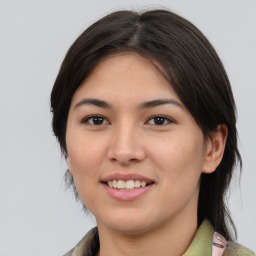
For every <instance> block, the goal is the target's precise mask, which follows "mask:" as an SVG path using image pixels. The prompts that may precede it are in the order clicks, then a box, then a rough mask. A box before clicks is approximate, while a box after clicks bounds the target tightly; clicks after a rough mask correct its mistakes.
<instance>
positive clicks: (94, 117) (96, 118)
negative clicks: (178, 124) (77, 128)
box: [81, 115, 174, 126]
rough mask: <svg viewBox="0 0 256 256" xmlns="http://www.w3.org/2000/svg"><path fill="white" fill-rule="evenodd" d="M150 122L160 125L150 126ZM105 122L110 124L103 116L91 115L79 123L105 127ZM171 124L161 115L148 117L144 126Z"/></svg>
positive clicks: (169, 120)
mask: <svg viewBox="0 0 256 256" xmlns="http://www.w3.org/2000/svg"><path fill="white" fill-rule="evenodd" d="M151 120H153V121H154V122H157V121H160V124H156V123H155V124H150V121H151ZM90 121H92V122H91V123H90ZM95 121H96V122H98V121H99V122H100V123H98V124H95V123H94V122H95ZM104 122H105V123H104ZM106 122H107V125H108V124H110V122H109V121H108V120H107V119H106V118H105V117H104V116H101V115H91V116H88V117H86V118H84V119H83V120H82V121H81V123H83V124H85V123H87V124H89V125H93V126H100V125H106ZM161 122H163V123H161ZM171 123H174V121H173V120H172V119H171V118H169V117H166V116H163V115H154V116H152V117H150V118H149V119H148V121H147V122H146V124H149V125H155V126H166V125H168V124H171Z"/></svg>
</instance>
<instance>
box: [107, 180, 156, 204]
mask: <svg viewBox="0 0 256 256" xmlns="http://www.w3.org/2000/svg"><path fill="white" fill-rule="evenodd" d="M102 184H103V187H104V188H105V190H106V191H107V193H108V194H109V195H110V196H111V197H113V198H114V199H116V200H120V201H132V200H135V199H138V198H139V197H141V196H142V195H144V194H145V193H147V192H148V191H149V190H150V189H151V188H152V187H153V185H154V184H152V185H148V186H146V187H140V188H134V189H131V190H118V189H114V188H111V187H109V186H108V185H106V184H105V183H102Z"/></svg>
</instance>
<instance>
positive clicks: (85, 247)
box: [64, 227, 99, 256]
mask: <svg viewBox="0 0 256 256" xmlns="http://www.w3.org/2000/svg"><path fill="white" fill-rule="evenodd" d="M98 249H99V237H98V229H97V228H96V227H95V228H93V229H91V230H90V231H89V232H88V233H87V234H86V235H85V236H84V237H83V238H82V239H81V240H80V242H79V243H78V244H77V245H76V246H75V247H74V248H73V249H71V250H70V251H69V252H67V253H66V254H65V255H64V256H85V255H86V256H87V255H88V256H92V255H95V254H96V252H97V251H98Z"/></svg>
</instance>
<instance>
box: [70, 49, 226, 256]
mask: <svg viewBox="0 0 256 256" xmlns="http://www.w3.org/2000/svg"><path fill="white" fill-rule="evenodd" d="M88 98H93V99H97V100H101V101H104V102H106V103H107V104H109V105H110V106H111V107H109V108H106V107H102V106H96V105H94V104H83V103H82V101H83V100H84V99H88ZM158 99H168V100H171V101H172V102H171V103H166V104H160V105H158V106H147V107H144V108H143V107H142V106H141V105H142V104H143V103H145V102H148V101H153V100H158ZM173 102H175V103H173ZM144 105H145V104H144ZM151 105H152V104H151ZM91 115H98V116H100V117H102V118H100V119H98V123H97V122H95V121H97V120H96V119H95V118H94V119H93V118H90V119H88V117H90V116H91ZM156 116H161V118H160V122H158V123H157V122H156V119H154V117H156ZM162 116H164V117H162ZM165 117H166V118H165ZM226 136H227V129H226V127H225V126H224V125H219V126H218V127H217V129H216V132H215V133H213V134H212V136H211V139H208V140H205V139H204V137H203V134H202V131H201V129H200V128H199V126H198V125H197V123H196V122H195V120H194V118H193V117H192V116H191V114H190V113H189V111H188V110H187V109H186V108H185V106H184V105H183V103H182V102H181V101H180V99H179V98H178V96H177V95H176V93H175V92H174V90H173V89H172V87H171V86H170V84H169V83H168V82H167V81H166V80H165V79H164V78H163V76H162V75H161V74H160V73H159V72H158V71H157V70H156V68H155V67H154V66H153V65H152V64H151V63H150V62H149V61H148V60H146V59H145V58H143V57H141V56H140V55H138V54H135V53H129V54H119V55H114V56H109V57H107V58H106V59H104V60H103V61H101V62H100V63H99V64H98V65H97V66H96V68H95V69H94V70H93V71H92V73H91V74H90V75H89V77H87V79H86V80H85V81H84V82H83V83H82V84H81V86H80V87H79V88H78V89H77V91H76V92H75V94H74V95H73V98H72V102H71V107H70V111H69V116H68V122H67V132H66V143H67V154H68V157H67V162H68V165H69V170H70V173H71V174H72V175H73V178H74V182H75V185H76V188H77V191H78V193H79V195H80V197H81V199H82V201H83V203H84V204H85V205H86V206H87V208H88V209H89V210H90V211H91V212H92V213H93V214H94V216H95V218H96V221H97V225H98V230H99V237H100V243H101V247H100V252H99V254H100V255H102V256H107V255H143V254H147V255H162V256H165V255H182V254H183V253H184V252H185V251H186V249H187V248H188V246H189V244H190V243H191V241H192V239H193V237H194V234H195V232H196V230H197V228H198V226H197V204H198V193H199V179H200V175H201V173H202V172H205V173H211V172H213V171H214V170H215V169H216V167H217V166H218V164H219V163H220V161H221V159H222V155H223V151H224V147H225V141H226ZM113 173H124V174H127V173H136V174H140V175H143V176H145V177H147V178H149V179H151V180H153V181H154V185H153V186H152V187H151V188H150V190H149V191H148V192H147V193H145V194H143V195H142V196H141V197H139V198H137V199H135V200H130V201H120V200H116V199H114V198H113V197H111V196H110V195H109V194H108V193H107V192H106V190H105V188H104V186H103V184H102V183H101V180H102V179H103V178H104V177H106V176H108V175H110V174H113ZM156 241H157V242H156Z"/></svg>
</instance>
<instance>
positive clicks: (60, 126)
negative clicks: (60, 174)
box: [51, 10, 241, 240]
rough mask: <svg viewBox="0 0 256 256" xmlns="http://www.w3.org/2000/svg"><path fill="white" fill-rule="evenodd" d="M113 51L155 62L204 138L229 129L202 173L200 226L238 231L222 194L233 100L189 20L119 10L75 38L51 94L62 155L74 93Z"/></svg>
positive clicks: (234, 151) (231, 164)
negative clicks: (217, 159)
mask: <svg viewBox="0 0 256 256" xmlns="http://www.w3.org/2000/svg"><path fill="white" fill-rule="evenodd" d="M117 52H136V53H138V54H140V55H141V56H143V57H145V58H147V59H148V60H150V61H151V62H152V63H153V62H155V61H156V62H157V63H159V64H160V65H161V67H162V68H163V70H164V72H162V74H163V75H164V76H165V78H166V79H167V80H168V81H169V82H170V85H171V86H172V87H173V89H174V90H175V92H176V93H177V95H178V97H179V98H180V100H181V101H182V102H183V104H184V105H185V106H186V108H187V109H188V110H189V111H190V113H191V114H192V116H193V117H194V119H195V120H196V122H197V123H198V125H199V126H200V128H201V130H202V132H203V134H204V137H205V139H207V138H209V137H210V135H211V133H212V132H213V131H215V129H216V127H217V125H218V124H225V125H226V126H227V127H228V137H227V142H226V148H225V152H224V156H223V159H222V161H221V163H220V165H219V166H218V167H217V169H216V170H215V172H213V173H211V174H202V175H201V181H200V182H201V183H200V193H199V203H198V224H200V223H201V222H202V221H203V220H204V219H205V218H207V219H209V220H210V221H211V223H212V225H213V227H214V229H215V230H216V231H218V232H219V233H221V234H222V235H224V236H225V237H226V238H227V239H229V240H232V239H233V235H234V234H235V235H236V229H235V226H234V223H233V221H232V219H231V217H230V214H229V211H228V208H227V205H226V193H227V189H228V187H229V184H230V181H231V178H232V174H233V171H234V169H235V164H236V161H237V160H238V162H240V164H241V157H240V154H239V151H238V148H237V130H236V112H235V111H236V108H235V102H234V98H233V94H232V90H231V87H230V83H229V79H228V77H227V74H226V72H225V69H224V67H223V65H222V63H221V61H220V59H219V57H218V55H217V53H216V52H215V50H214V48H213V47H212V46H211V44H210V43H209V41H208V40H207V39H206V38H205V36H204V35H203V34H202V33H201V32H200V31H199V30H198V29H197V28H196V27H195V26H194V25H193V24H191V23H190V22H189V21H187V20H185V19H184V18H182V17H180V16H178V15H177V14H174V13H173V12H170V11H167V10H152V11H147V12H143V13H138V12H135V11H118V12H114V13H111V14H109V15H107V16H105V17H103V18H102V19H100V20H99V21H97V22H96V23H94V24H93V25H91V26H90V27H89V28H88V29H86V30H85V31H84V32H83V33H82V34H81V35H80V36H79V37H78V39H77V40H76V41H75V42H74V43H73V45H72V46H71V47H70V49H69V51H68V53H67V55H66V57H65V59H64V61H63V63H62V65H61V68H60V71H59V74H58V76H57V78H56V81H55V84H54V87H53V90H52V94H51V111H52V113H53V118H52V126H53V131H54V134H55V135H56V137H57V139H58V141H59V143H60V147H61V149H62V152H63V153H64V155H65V156H66V153H67V149H66V141H65V135H66V125H67V118H68V112H69V108H70V104H71V99H72V96H73V94H74V92H75V91H76V90H77V88H78V87H79V86H80V85H81V83H82V82H83V80H84V79H85V78H86V77H87V76H88V75H89V74H90V72H91V71H92V69H93V68H94V67H95V66H96V65H97V64H98V63H99V62H100V61H101V60H102V59H103V58H104V57H106V56H108V55H110V54H113V53H117ZM159 71H160V70H159ZM66 175H67V177H68V178H69V182H70V184H71V185H72V186H73V188H74V191H75V193H76V195H77V192H76V189H75V186H74V183H73V179H72V177H71V176H70V174H69V173H68V172H67V174H66ZM232 231H233V232H232Z"/></svg>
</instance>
